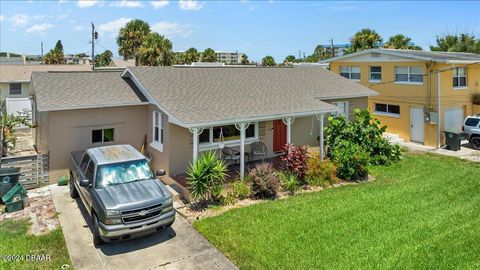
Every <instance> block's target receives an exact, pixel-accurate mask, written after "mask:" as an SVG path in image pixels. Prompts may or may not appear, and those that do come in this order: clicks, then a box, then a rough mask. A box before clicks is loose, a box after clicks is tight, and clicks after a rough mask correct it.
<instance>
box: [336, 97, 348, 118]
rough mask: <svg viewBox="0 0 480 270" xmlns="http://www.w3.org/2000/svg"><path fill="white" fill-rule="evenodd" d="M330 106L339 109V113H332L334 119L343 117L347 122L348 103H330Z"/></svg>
mask: <svg viewBox="0 0 480 270" xmlns="http://www.w3.org/2000/svg"><path fill="white" fill-rule="evenodd" d="M332 104H333V105H335V106H337V107H339V108H340V111H338V112H334V113H332V115H333V116H335V117H338V116H340V115H344V116H345V118H346V119H347V120H348V101H337V102H332Z"/></svg>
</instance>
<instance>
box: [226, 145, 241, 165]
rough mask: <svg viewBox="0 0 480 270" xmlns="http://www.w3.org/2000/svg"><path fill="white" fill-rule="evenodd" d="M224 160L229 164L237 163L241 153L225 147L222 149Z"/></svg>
mask: <svg viewBox="0 0 480 270" xmlns="http://www.w3.org/2000/svg"><path fill="white" fill-rule="evenodd" d="M222 158H223V160H225V161H226V162H228V163H230V162H233V163H237V162H238V161H239V160H240V151H237V150H235V149H233V148H230V147H226V146H225V147H223V149H222Z"/></svg>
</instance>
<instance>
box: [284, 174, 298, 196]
mask: <svg viewBox="0 0 480 270" xmlns="http://www.w3.org/2000/svg"><path fill="white" fill-rule="evenodd" d="M280 180H281V181H282V186H283V188H284V189H285V190H286V191H288V192H290V194H292V195H293V194H295V191H297V189H298V186H299V183H298V179H297V176H296V175H295V174H292V173H281V174H280Z"/></svg>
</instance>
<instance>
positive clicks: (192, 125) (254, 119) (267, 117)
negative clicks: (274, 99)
mask: <svg viewBox="0 0 480 270" xmlns="http://www.w3.org/2000/svg"><path fill="white" fill-rule="evenodd" d="M340 110H341V109H340V108H338V107H336V106H335V108H332V109H321V110H315V111H309V112H298V113H295V112H292V113H285V114H274V115H265V116H258V117H257V116H254V117H246V118H238V119H226V120H218V121H211V122H201V123H190V124H183V125H180V126H182V127H185V128H202V127H203V128H204V127H212V126H221V125H232V124H237V123H241V122H262V121H269V120H277V119H282V118H285V117H304V116H312V115H316V114H324V113H334V112H339V111H340Z"/></svg>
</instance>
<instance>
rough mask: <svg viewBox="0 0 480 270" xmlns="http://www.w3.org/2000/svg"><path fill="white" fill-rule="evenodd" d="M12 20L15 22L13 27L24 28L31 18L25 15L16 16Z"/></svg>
mask: <svg viewBox="0 0 480 270" xmlns="http://www.w3.org/2000/svg"><path fill="white" fill-rule="evenodd" d="M10 20H11V21H12V22H13V26H23V25H25V24H27V23H28V21H29V20H30V17H28V16H27V15H25V14H15V15H13V17H12V18H11V19H10Z"/></svg>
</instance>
